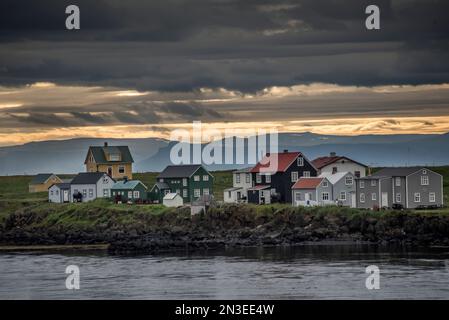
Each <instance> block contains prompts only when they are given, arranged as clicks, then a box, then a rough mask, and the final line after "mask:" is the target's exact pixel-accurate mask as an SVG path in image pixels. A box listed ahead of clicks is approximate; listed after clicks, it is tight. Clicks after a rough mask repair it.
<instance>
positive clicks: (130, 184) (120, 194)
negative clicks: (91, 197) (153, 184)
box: [111, 179, 148, 203]
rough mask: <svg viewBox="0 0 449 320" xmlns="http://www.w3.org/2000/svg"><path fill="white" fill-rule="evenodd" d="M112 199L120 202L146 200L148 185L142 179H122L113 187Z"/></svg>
mask: <svg viewBox="0 0 449 320" xmlns="http://www.w3.org/2000/svg"><path fill="white" fill-rule="evenodd" d="M111 197H112V199H113V200H114V201H115V202H116V203H118V202H122V203H123V202H145V201H147V199H148V195H147V187H146V186H145V185H144V184H143V183H142V182H141V181H140V180H126V179H125V180H122V181H118V182H116V183H115V184H114V185H113V186H112V188H111Z"/></svg>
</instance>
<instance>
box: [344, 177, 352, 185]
mask: <svg viewBox="0 0 449 320" xmlns="http://www.w3.org/2000/svg"><path fill="white" fill-rule="evenodd" d="M348 179H349V180H350V182H348ZM353 184H354V178H353V177H352V176H347V177H345V185H347V186H352V185H353Z"/></svg>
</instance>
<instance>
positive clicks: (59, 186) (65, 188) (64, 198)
mask: <svg viewBox="0 0 449 320" xmlns="http://www.w3.org/2000/svg"><path fill="white" fill-rule="evenodd" d="M48 201H49V202H53V203H64V202H70V201H71V196H70V183H55V184H53V185H52V186H51V187H50V188H48Z"/></svg>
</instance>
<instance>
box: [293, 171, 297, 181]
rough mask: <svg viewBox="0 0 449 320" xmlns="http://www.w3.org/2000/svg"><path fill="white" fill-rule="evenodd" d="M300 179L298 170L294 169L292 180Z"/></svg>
mask: <svg viewBox="0 0 449 320" xmlns="http://www.w3.org/2000/svg"><path fill="white" fill-rule="evenodd" d="M296 181H298V171H292V182H296Z"/></svg>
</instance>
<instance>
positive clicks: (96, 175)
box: [71, 172, 114, 184]
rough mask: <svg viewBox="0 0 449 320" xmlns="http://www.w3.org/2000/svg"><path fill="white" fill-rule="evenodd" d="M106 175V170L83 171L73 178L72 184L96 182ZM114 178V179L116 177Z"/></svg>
mask: <svg viewBox="0 0 449 320" xmlns="http://www.w3.org/2000/svg"><path fill="white" fill-rule="evenodd" d="M104 175H107V174H106V173H104V172H81V173H78V175H76V176H75V178H73V180H72V182H71V184H96V183H97V182H98V180H100V179H101V178H102V177H103V176H104ZM108 177H109V176H108ZM109 178H111V177H109ZM111 179H112V178H111ZM112 180H113V181H114V179H112Z"/></svg>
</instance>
